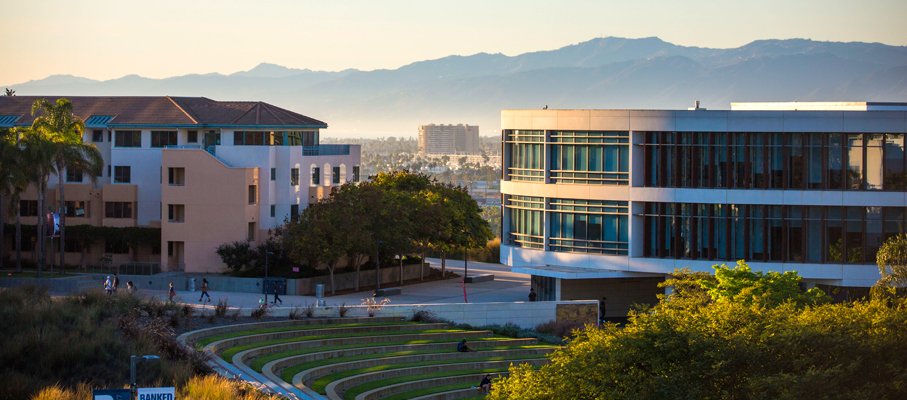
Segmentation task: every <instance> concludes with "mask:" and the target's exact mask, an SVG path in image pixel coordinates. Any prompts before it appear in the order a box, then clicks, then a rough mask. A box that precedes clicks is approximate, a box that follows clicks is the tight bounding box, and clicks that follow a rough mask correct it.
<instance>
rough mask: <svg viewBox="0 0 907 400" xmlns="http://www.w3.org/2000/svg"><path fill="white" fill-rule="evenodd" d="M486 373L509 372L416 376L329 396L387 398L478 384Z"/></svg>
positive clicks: (369, 399)
mask: <svg viewBox="0 0 907 400" xmlns="http://www.w3.org/2000/svg"><path fill="white" fill-rule="evenodd" d="M486 373H490V374H492V376H493V377H496V376H499V375H505V376H506V375H507V374H508V373H507V372H506V370H505V371H501V372H498V373H495V372H486V371H481V372H478V373H470V374H466V375H456V376H445V377H439V378H428V379H418V377H413V378H416V380H412V381H406V382H401V383H395V384H390V385H387V386H381V387H379V388H376V389H371V390H368V391H365V392H363V393H360V394H357V395H356V396H355V397H351V396H346V395H344V396H343V397H332V396H331V395H330V394H328V398H329V399H331V400H377V399H387V398H389V397H392V396H395V395H399V394H404V393H406V392H410V391H415V390H419V389H428V388H436V387H443V386H446V385H454V384H459V385H472V386H478V384H479V382H481V381H482V378H483V377H484V376H485V374H486ZM401 397H403V396H401Z"/></svg>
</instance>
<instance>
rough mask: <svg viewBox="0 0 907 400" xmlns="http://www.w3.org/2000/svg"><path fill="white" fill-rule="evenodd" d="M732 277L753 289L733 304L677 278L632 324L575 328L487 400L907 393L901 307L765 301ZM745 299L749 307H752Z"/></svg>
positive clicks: (691, 277)
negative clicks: (540, 362)
mask: <svg viewBox="0 0 907 400" xmlns="http://www.w3.org/2000/svg"><path fill="white" fill-rule="evenodd" d="M737 270H742V268H737ZM725 275H726V277H725V278H723V279H724V280H725V281H728V280H731V281H735V282H736V283H741V285H742V284H743V283H744V282H749V283H750V284H751V286H752V287H750V288H747V287H740V288H739V290H737V291H736V292H737V295H735V296H730V295H729V293H731V292H733V291H732V290H730V289H728V290H727V291H724V292H721V293H719V294H718V296H719V297H718V298H719V299H720V300H712V299H711V296H709V289H706V288H705V287H703V286H702V285H701V284H700V283H701V282H702V281H703V280H704V279H703V278H704V276H703V275H702V273H690V272H689V270H686V271H675V272H674V273H673V276H674V279H672V281H673V282H671V283H672V284H673V285H674V292H673V294H671V295H670V296H666V297H662V301H661V302H660V303H659V304H657V305H655V306H654V308H652V309H651V310H648V311H647V312H640V313H631V315H630V319H629V323H628V324H627V325H626V326H624V327H618V326H616V325H614V324H606V325H604V326H603V327H601V328H593V327H587V328H586V329H585V330H581V331H578V332H577V336H576V338H575V339H573V340H571V341H570V342H569V343H568V345H567V346H566V347H565V348H562V349H561V350H558V351H556V352H555V353H554V354H553V355H552V356H551V361H552V362H551V363H550V364H548V365H545V366H543V367H541V369H539V370H533V369H532V368H530V367H527V366H523V367H514V368H512V370H511V374H510V376H509V377H508V378H505V379H502V380H501V381H499V382H496V384H495V385H494V389H493V390H492V392H491V394H490V395H489V396H488V398H489V399H492V400H499V399H627V398H631V399H730V398H734V399H801V398H824V399H853V398H904V397H905V396H907V385H905V383H907V372H905V367H907V359H905V358H904V357H903V354H904V352H905V351H907V341H904V340H903V338H902V335H901V332H904V331H905V329H907V307H904V304H902V303H899V304H897V306H895V307H890V306H888V305H887V304H886V303H884V302H881V301H871V302H857V303H847V304H832V303H818V302H817V303H814V304H809V303H805V304H800V303H797V302H796V301H794V299H795V298H796V295H797V294H794V295H792V296H791V298H787V299H782V301H778V302H764V301H762V300H763V299H764V297H765V293H766V292H769V291H766V290H763V289H764V285H765V282H763V281H762V279H757V278H754V277H752V276H745V274H737V275H734V274H725ZM740 275H743V277H740ZM715 280H716V282H720V280H719V278H717V277H716V278H715ZM786 281H790V279H786ZM786 285H787V284H785V285H784V286H786ZM719 286H720V283H719ZM747 293H749V295H750V296H751V297H752V298H751V299H748V300H747V299H744V297H745V296H746V294H747ZM731 299H735V300H736V301H731Z"/></svg>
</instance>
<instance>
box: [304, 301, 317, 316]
mask: <svg viewBox="0 0 907 400" xmlns="http://www.w3.org/2000/svg"><path fill="white" fill-rule="evenodd" d="M302 312H303V314H305V317H306V318H312V317H314V316H315V303H309V302H305V307H303V308H302Z"/></svg>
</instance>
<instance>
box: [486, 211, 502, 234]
mask: <svg viewBox="0 0 907 400" xmlns="http://www.w3.org/2000/svg"><path fill="white" fill-rule="evenodd" d="M482 218H484V219H485V220H486V221H488V226H489V227H490V228H491V233H492V234H493V235H494V237H496V238H500V237H501V232H502V229H503V227H502V224H503V218H502V216H501V207H498V206H484V207H482Z"/></svg>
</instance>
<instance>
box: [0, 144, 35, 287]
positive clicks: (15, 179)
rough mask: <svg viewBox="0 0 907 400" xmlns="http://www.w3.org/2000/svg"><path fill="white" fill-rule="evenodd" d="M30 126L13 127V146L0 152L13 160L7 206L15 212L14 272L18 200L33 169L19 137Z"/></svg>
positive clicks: (18, 236) (19, 259)
mask: <svg viewBox="0 0 907 400" xmlns="http://www.w3.org/2000/svg"><path fill="white" fill-rule="evenodd" d="M30 129H31V128H16V129H15V144H16V145H15V146H10V147H6V148H5V149H4V152H3V153H2V154H0V156H2V157H3V158H5V159H10V160H14V162H13V163H11V165H14V167H13V168H10V169H9V190H10V191H9V195H10V199H9V201H10V202H9V208H10V210H11V211H12V212H14V213H15V214H16V272H20V273H21V272H22V207H21V203H20V202H19V200H20V198H21V196H22V193H23V192H25V190H26V189H28V185H29V184H30V183H31V182H32V181H33V180H34V179H33V178H34V171H33V170H32V168H31V165H29V164H28V163H26V162H24V157H23V152H22V147H21V145H20V138H21V136H22V134H23V133H24V132H27V131H29V130H30Z"/></svg>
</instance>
